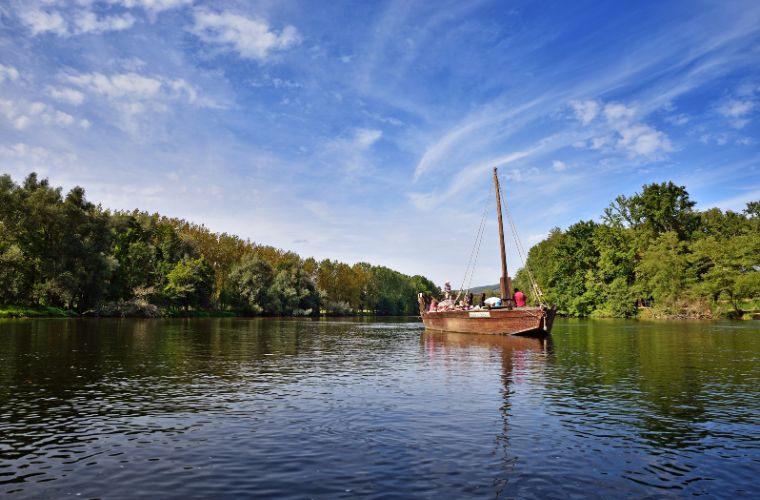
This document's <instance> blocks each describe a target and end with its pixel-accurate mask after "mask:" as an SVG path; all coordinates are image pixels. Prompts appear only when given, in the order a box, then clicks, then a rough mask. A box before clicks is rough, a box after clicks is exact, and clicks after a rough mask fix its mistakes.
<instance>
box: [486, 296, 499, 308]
mask: <svg viewBox="0 0 760 500" xmlns="http://www.w3.org/2000/svg"><path fill="white" fill-rule="evenodd" d="M484 303H485V305H487V306H488V307H501V299H500V298H499V297H489V298H487V299H486V300H485V302H484Z"/></svg>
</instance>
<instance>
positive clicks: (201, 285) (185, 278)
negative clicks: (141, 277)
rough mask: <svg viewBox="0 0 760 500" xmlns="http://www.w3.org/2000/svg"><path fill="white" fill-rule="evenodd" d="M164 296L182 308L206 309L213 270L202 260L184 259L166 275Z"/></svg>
mask: <svg viewBox="0 0 760 500" xmlns="http://www.w3.org/2000/svg"><path fill="white" fill-rule="evenodd" d="M166 278H167V284H166V286H165V287H164V294H165V295H166V296H167V298H168V299H169V300H170V301H171V302H172V303H173V304H177V305H180V306H182V307H184V309H185V310H188V308H189V307H191V306H192V307H203V308H207V307H209V306H210V304H211V299H212V292H213V283H214V270H213V269H212V268H211V266H210V265H209V264H208V263H207V262H206V261H205V260H204V259H203V257H199V258H197V259H191V258H184V259H182V260H180V261H179V262H177V264H176V265H175V266H174V268H173V269H172V270H171V271H170V272H169V273H168V274H167V277H166Z"/></svg>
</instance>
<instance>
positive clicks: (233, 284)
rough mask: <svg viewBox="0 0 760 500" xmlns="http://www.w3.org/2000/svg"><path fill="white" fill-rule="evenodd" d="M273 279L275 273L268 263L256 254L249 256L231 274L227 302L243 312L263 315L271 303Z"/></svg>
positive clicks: (226, 293)
mask: <svg viewBox="0 0 760 500" xmlns="http://www.w3.org/2000/svg"><path fill="white" fill-rule="evenodd" d="M273 279H274V272H273V270H272V266H271V265H270V264H269V263H268V262H267V261H265V260H264V259H262V258H261V257H259V256H258V255H255V254H250V255H247V256H246V257H244V258H243V260H242V261H241V262H240V263H239V264H237V265H236V266H234V267H233V268H232V271H231V272H230V276H229V280H228V282H227V283H228V284H227V286H228V288H227V290H226V292H225V295H226V301H227V302H229V303H230V304H232V305H233V306H234V307H237V308H238V309H240V310H242V311H245V312H248V313H253V314H261V313H263V312H264V311H266V310H267V309H268V307H269V304H270V302H271V295H270V293H271V292H270V289H271V286H272V281H273Z"/></svg>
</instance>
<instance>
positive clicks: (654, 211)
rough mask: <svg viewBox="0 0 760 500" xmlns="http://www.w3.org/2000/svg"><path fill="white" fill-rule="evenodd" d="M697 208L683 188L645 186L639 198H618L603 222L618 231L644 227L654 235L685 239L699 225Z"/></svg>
mask: <svg viewBox="0 0 760 500" xmlns="http://www.w3.org/2000/svg"><path fill="white" fill-rule="evenodd" d="M694 205H695V202H693V201H691V200H690V199H689V193H688V192H687V191H686V188H685V187H683V186H676V185H675V184H673V183H672V182H670V181H668V182H663V183H661V184H656V183H653V184H646V185H645V186H644V188H643V190H642V192H641V193H640V194H639V193H636V194H635V195H633V196H631V197H630V198H628V197H625V196H618V197H617V198H615V201H614V202H613V203H611V204H610V206H609V207H608V208H607V209H605V210H604V216H603V220H604V221H605V222H606V223H607V224H609V225H611V226H615V227H634V228H635V227H644V228H646V229H648V230H649V231H651V232H652V233H653V234H655V235H657V234H661V233H665V232H669V231H673V232H675V233H677V234H678V236H679V238H681V239H685V238H686V237H688V236H689V235H690V234H691V232H692V231H693V230H694V229H695V227H696V225H697V223H698V218H697V215H696V214H695V212H694V210H693V208H694Z"/></svg>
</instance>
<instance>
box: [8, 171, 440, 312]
mask: <svg viewBox="0 0 760 500" xmlns="http://www.w3.org/2000/svg"><path fill="white" fill-rule="evenodd" d="M435 291H437V287H436V286H435V284H434V283H432V282H431V281H430V280H428V279H427V278H425V277H423V276H407V275H404V274H402V273H399V272H397V271H394V270H392V269H389V268H387V267H383V266H374V265H371V264H368V263H365V262H360V263H357V264H354V265H348V264H345V263H342V262H338V261H335V260H330V259H325V260H322V261H317V260H315V259H314V258H311V257H309V258H306V259H304V258H301V257H300V256H299V255H298V254H296V253H294V252H290V251H285V250H281V249H277V248H274V247H271V246H267V245H259V244H256V243H253V242H251V241H249V240H243V239H241V238H239V237H237V236H234V235H230V234H227V233H214V232H212V231H210V230H208V229H207V228H206V227H205V226H203V225H198V224H194V223H192V222H188V221H185V220H182V219H176V218H169V217H163V216H160V215H158V214H149V213H146V212H142V211H139V210H135V211H131V212H124V211H110V210H107V209H104V208H102V207H101V206H99V205H95V204H93V203H91V202H89V201H87V199H86V198H85V191H84V189H83V188H81V187H75V188H73V189H71V190H70V191H69V192H68V193H66V194H65V195H64V193H63V191H62V189H61V188H60V187H53V186H50V184H49V182H48V180H47V179H39V178H38V176H37V175H36V174H34V173H32V174H30V175H29V176H27V177H26V179H24V181H23V183H21V184H16V183H14V182H13V180H12V179H11V177H10V176H9V175H3V176H0V306H11V305H13V306H24V307H32V308H34V307H59V308H64V309H70V310H74V311H77V312H80V313H85V312H86V313H89V314H98V315H140V316H159V315H161V314H164V313H165V312H166V311H169V312H171V311H210V310H216V311H220V310H221V311H234V312H237V313H242V314H247V315H272V316H293V315H296V316H298V315H316V314H320V312H321V313H323V314H334V315H345V314H361V313H367V314H380V315H407V314H415V313H416V312H417V293H418V292H427V293H434V292H435Z"/></svg>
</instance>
